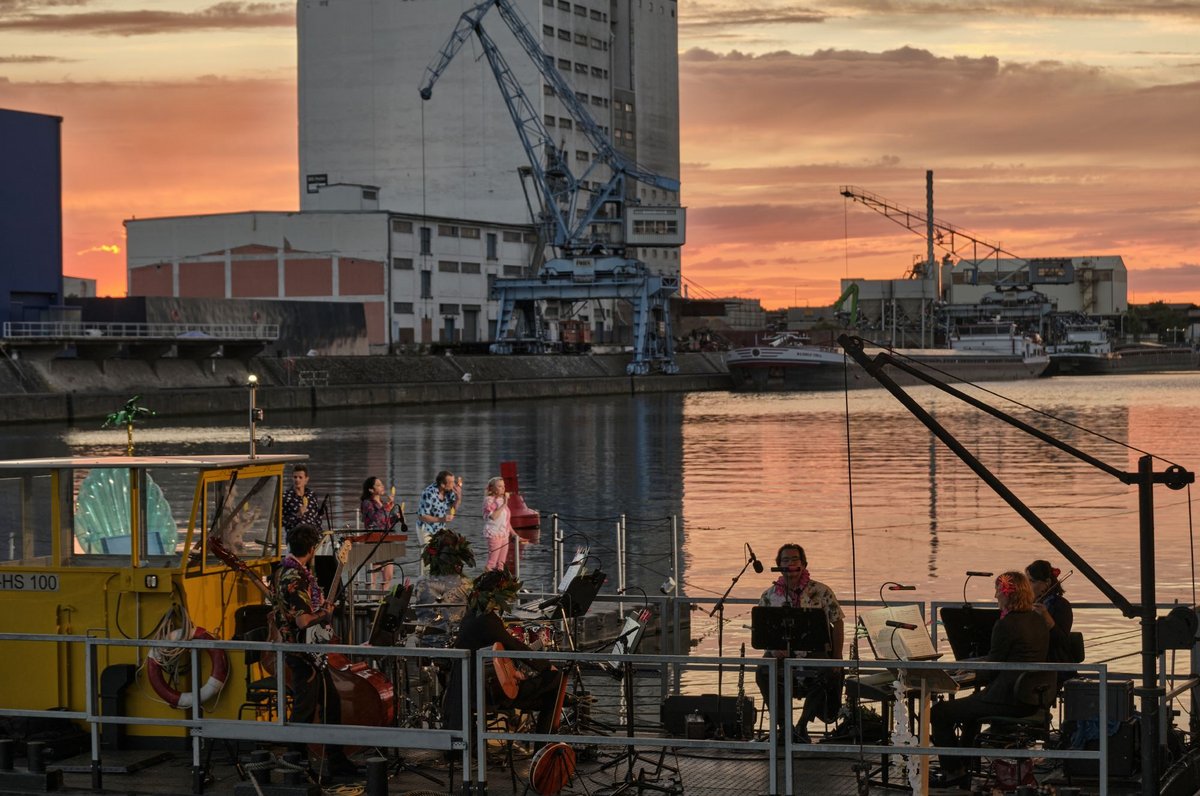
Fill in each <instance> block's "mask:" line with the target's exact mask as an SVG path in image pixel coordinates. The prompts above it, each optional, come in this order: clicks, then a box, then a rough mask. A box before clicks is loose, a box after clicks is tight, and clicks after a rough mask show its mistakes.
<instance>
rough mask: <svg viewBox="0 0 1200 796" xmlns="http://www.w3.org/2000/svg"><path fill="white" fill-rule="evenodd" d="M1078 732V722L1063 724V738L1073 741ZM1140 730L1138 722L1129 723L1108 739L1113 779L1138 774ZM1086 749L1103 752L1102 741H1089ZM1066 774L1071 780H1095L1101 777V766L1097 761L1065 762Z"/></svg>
mask: <svg viewBox="0 0 1200 796" xmlns="http://www.w3.org/2000/svg"><path fill="white" fill-rule="evenodd" d="M1093 715H1094V714H1093ZM1094 721H1095V720H1094V719H1093V722H1094ZM1075 729H1076V722H1072V721H1063V725H1062V735H1063V738H1064V739H1067V740H1068V741H1069V739H1070V737H1071V735H1073V734H1074V732H1075ZM1139 729H1140V728H1139V727H1138V720H1137V719H1127V720H1126V721H1123V722H1121V723H1120V724H1119V725H1117V731H1116V732H1114V733H1113V734H1112V735H1110V736H1108V775H1109V776H1110V777H1119V778H1125V777H1131V776H1133V773H1134V772H1135V771H1137V769H1138V763H1139V762H1140V758H1139V749H1138V734H1139ZM1083 748H1084V749H1086V750H1088V751H1095V750H1097V749H1099V748H1100V741H1099V740H1097V739H1095V738H1093V739H1091V740H1088V741H1085V742H1084V744H1083ZM1063 772H1064V773H1066V775H1067V776H1068V777H1083V778H1084V779H1095V778H1096V777H1098V776H1099V775H1100V764H1099V762H1098V761H1096V760H1064V761H1063Z"/></svg>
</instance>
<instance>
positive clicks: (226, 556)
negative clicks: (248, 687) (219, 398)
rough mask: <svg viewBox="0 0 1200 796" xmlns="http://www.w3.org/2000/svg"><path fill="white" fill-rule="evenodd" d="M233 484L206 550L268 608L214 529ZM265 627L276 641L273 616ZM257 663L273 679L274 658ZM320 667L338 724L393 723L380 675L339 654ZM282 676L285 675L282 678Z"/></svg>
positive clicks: (342, 554)
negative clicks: (331, 688) (246, 582)
mask: <svg viewBox="0 0 1200 796" xmlns="http://www.w3.org/2000/svg"><path fill="white" fill-rule="evenodd" d="M236 480H237V474H236V473H235V474H234V475H233V476H232V478H231V479H230V487H231V488H230V489H229V491H228V492H226V499H225V500H224V501H222V503H221V504H220V506H219V508H218V512H217V517H215V518H214V520H213V528H212V530H211V531H210V533H209V535H208V540H207V541H208V549H209V550H211V551H212V553H213V555H215V556H216V557H217V558H219V559H220V560H221V561H222V562H223V563H224V564H225V565H226V566H228V567H229V568H230V569H232V570H234V571H235V572H237V573H239V574H241V575H243V576H245V577H246V579H247V580H249V581H250V583H251V584H253V585H254V586H255V588H257V589H258V590H259V591H260V592H261V593H262V595H263V598H264V601H265V602H266V603H268V604H270V603H272V602H273V601H274V597H275V595H274V594H273V593H272V590H271V588H270V587H269V586H268V585H267V584H266V583H264V582H263V579H262V578H260V577H259V576H258V575H257V574H256V573H255V572H254V571H253V570H251V569H250V568H249V567H247V566H246V564H245V563H244V562H243V561H242V560H241V559H240V558H238V557H237V555H235V554H234V553H233V552H232V551H231V550H229V548H227V547H226V546H225V544H224V542H223V541H222V537H223V533H222V532H223V531H224V524H221V525H218V523H219V521H220V515H221V514H222V513H224V509H225V508H226V506H225V504H226V503H227V502H228V501H229V498H230V496H232V494H233V490H232V486H233V484H234V483H235V482H236ZM267 480H268V479H262V480H261V481H260V482H259V484H257V485H256V486H255V488H254V489H252V490H251V491H250V492H249V493H248V494H247V495H246V497H244V498H242V501H241V504H244V503H245V502H246V501H248V500H249V498H250V497H251V496H252V495H254V493H255V492H256V491H258V489H259V487H260V486H261V485H262V484H263V483H264V482H265V481H267ZM241 504H239V506H238V509H240V508H241ZM236 513H237V509H235V510H234V511H233V512H231V513H230V514H229V516H234V515H236ZM342 547H343V549H341V550H339V551H338V553H339V554H338V569H337V575H336V576H335V578H334V586H333V587H332V589H331V594H335V593H336V592H335V591H333V590H336V588H337V585H338V584H339V583H340V581H341V572H342V567H343V566H344V564H345V561H346V558H347V553H348V543H347V544H345V545H343V546H342ZM269 627H270V631H269V634H268V640H270V641H276V642H278V641H280V640H281V637H280V634H279V628H278V627H276V626H275V622H274V614H273V613H272V614H271V619H270V621H269ZM309 640H310V643H317V640H316V639H315V638H310V639H309ZM321 643H328V644H336V643H337V639H336V637H335V636H333V635H332V633H331V634H330V635H329V638H327V639H322V640H321ZM260 661H261V664H262V667H263V669H264V670H265V671H266V672H267V673H268V674H270V675H272V676H274V675H275V656H274V655H270V654H267V655H263V656H262V657H261V659H260ZM324 665H325V666H326V667H327V669H328V673H329V679H330V681H331V682H332V683H333V685H334V690H335V693H336V694H337V697H338V706H339V708H340V716H341V719H340V723H342V724H357V725H360V726H368V727H385V726H389V725H391V724H392V723H393V722H394V720H395V717H396V697H395V689H394V688H393V686H392V683H391V681H390V680H389V679H388V678H387V677H385V676H384V675H383V673H382V672H380V671H379V670H377V669H372V668H371V667H370V666H369V665H368V664H367V663H366V662H364V661H351V660H350V659H349V658H348V657H346V656H345V655H342V654H340V653H329V654H328V655H326V656H325V660H324ZM286 676H288V675H286V674H285V677H286Z"/></svg>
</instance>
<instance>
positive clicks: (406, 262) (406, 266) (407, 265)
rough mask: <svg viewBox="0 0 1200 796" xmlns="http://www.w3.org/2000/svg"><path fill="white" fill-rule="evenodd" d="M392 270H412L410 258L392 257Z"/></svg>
mask: <svg viewBox="0 0 1200 796" xmlns="http://www.w3.org/2000/svg"><path fill="white" fill-rule="evenodd" d="M392 268H394V269H396V270H397V271H411V270H412V269H413V261H412V258H411V257H393V258H392Z"/></svg>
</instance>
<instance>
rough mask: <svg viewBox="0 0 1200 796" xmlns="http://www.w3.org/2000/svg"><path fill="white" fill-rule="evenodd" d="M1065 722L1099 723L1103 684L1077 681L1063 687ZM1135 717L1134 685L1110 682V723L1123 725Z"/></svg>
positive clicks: (1081, 679) (1089, 680)
mask: <svg viewBox="0 0 1200 796" xmlns="http://www.w3.org/2000/svg"><path fill="white" fill-rule="evenodd" d="M1063 691H1064V706H1063V721H1096V719H1097V718H1098V717H1099V715H1100V681H1099V680H1097V679H1096V678H1094V677H1077V678H1075V679H1072V680H1068V681H1067V682H1066V683H1065V684H1064V685H1063ZM1132 715H1133V681H1132V680H1109V681H1108V720H1109V721H1116V722H1121V721H1125V720H1126V719H1128V718H1129V717H1130V716H1132Z"/></svg>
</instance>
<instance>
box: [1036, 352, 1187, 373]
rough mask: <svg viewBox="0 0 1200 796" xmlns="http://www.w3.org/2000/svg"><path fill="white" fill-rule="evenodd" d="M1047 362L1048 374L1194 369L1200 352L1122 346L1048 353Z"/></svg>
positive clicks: (1154, 371)
mask: <svg viewBox="0 0 1200 796" xmlns="http://www.w3.org/2000/svg"><path fill="white" fill-rule="evenodd" d="M1050 362H1051V364H1050V371H1049V373H1047V375H1050V376H1097V375H1103V374H1108V373H1161V372H1163V371H1172V370H1196V369H1197V368H1198V367H1200V355H1198V354H1197V353H1196V352H1194V351H1192V350H1191V349H1189V348H1126V349H1122V350H1120V351H1116V352H1114V353H1112V354H1075V353H1071V354H1051V355H1050Z"/></svg>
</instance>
